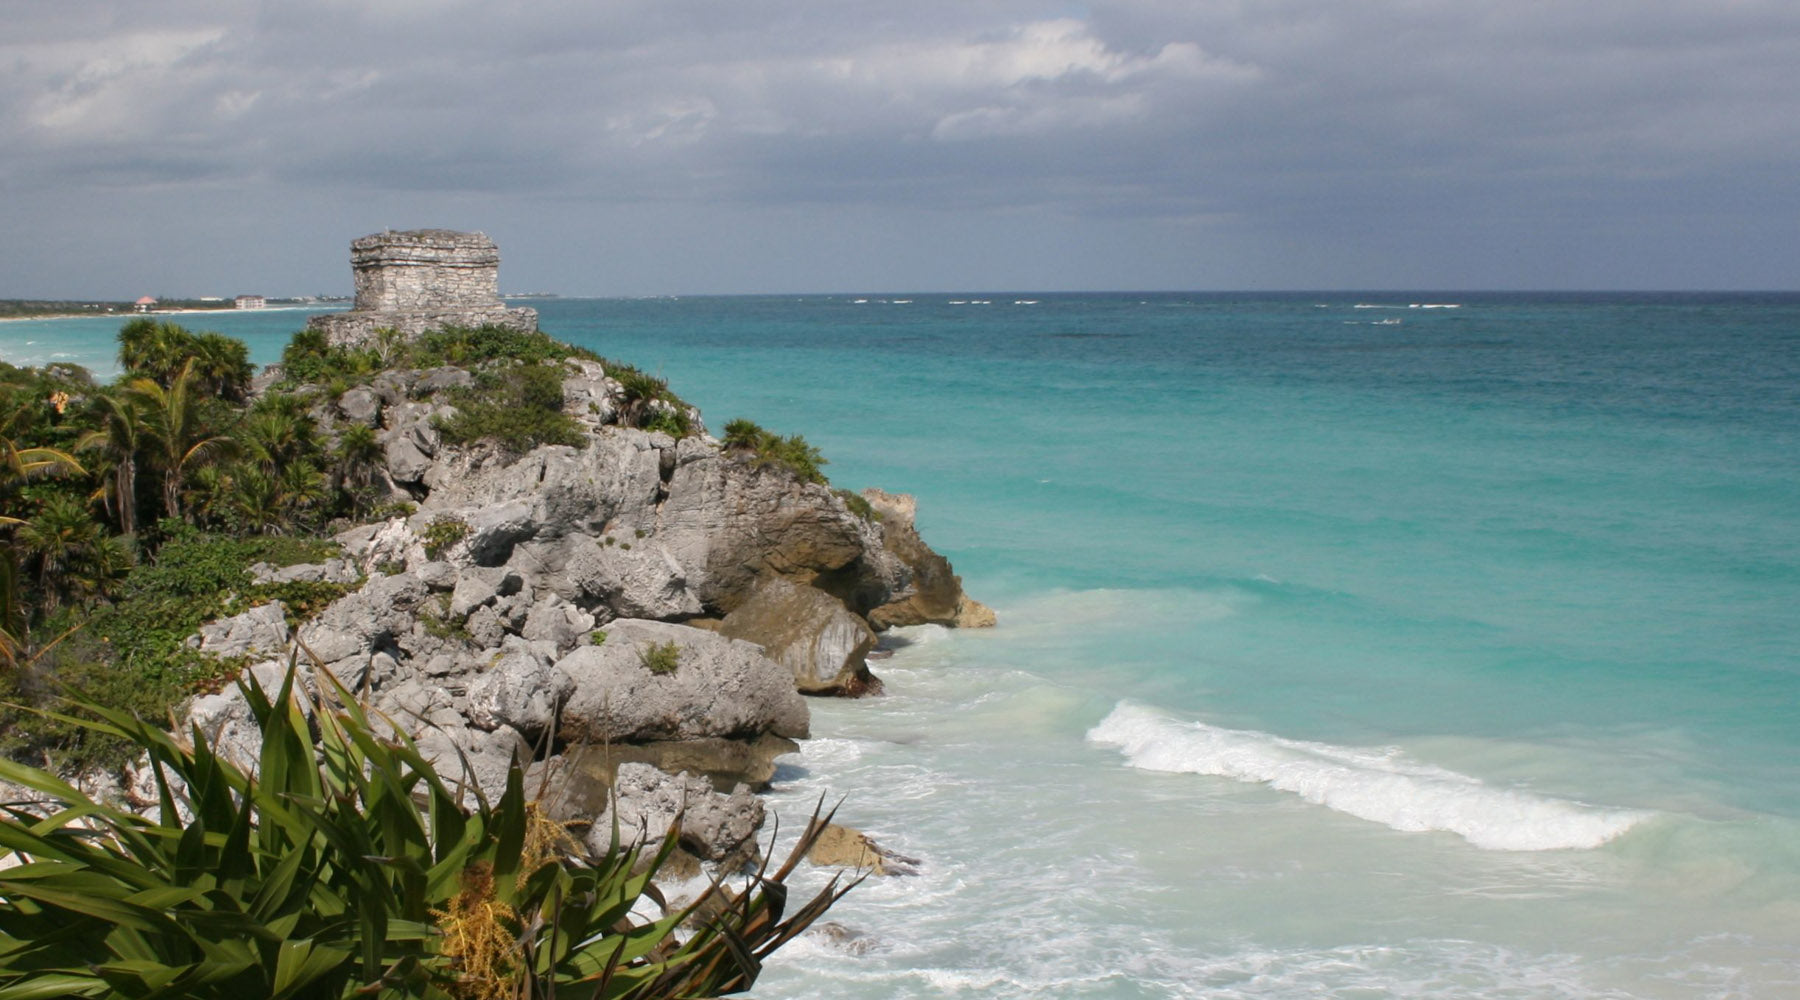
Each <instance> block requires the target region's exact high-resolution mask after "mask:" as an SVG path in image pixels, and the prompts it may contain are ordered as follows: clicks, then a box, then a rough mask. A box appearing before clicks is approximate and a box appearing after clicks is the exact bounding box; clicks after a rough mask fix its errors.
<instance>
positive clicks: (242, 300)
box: [232, 295, 269, 309]
mask: <svg viewBox="0 0 1800 1000" xmlns="http://www.w3.org/2000/svg"><path fill="white" fill-rule="evenodd" d="M232 301H233V303H234V304H235V305H236V306H237V308H239V309H267V308H269V300H268V299H265V298H263V297H262V296H260V295H240V296H238V297H237V298H236V299H234V300H232Z"/></svg>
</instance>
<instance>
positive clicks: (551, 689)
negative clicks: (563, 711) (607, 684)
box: [469, 650, 575, 739]
mask: <svg viewBox="0 0 1800 1000" xmlns="http://www.w3.org/2000/svg"><path fill="white" fill-rule="evenodd" d="M574 687H575V682H574V681H571V680H570V679H569V675H568V674H567V673H565V672H563V671H562V670H561V669H559V668H558V667H557V666H556V665H555V664H553V663H551V662H550V661H549V660H548V659H547V658H545V657H542V656H537V655H533V654H532V653H531V652H529V651H526V650H518V651H514V652H510V653H507V654H506V655H504V656H502V657H501V658H500V659H499V661H498V662H496V663H495V664H494V665H493V666H491V667H489V668H488V669H487V670H486V671H484V672H483V673H482V674H481V676H480V677H479V678H477V679H476V680H475V682H474V683H472V684H470V685H469V721H471V722H473V723H474V724H475V725H477V726H479V727H481V728H483V729H496V728H498V727H500V726H511V727H512V728H514V729H517V730H518V731H519V732H521V733H523V734H524V735H525V736H526V737H527V738H530V739H535V738H537V737H538V736H539V735H541V734H542V733H543V732H544V731H545V730H547V729H549V728H551V727H552V726H553V725H555V723H556V711H557V709H558V708H559V707H560V706H561V705H562V702H563V700H564V699H566V698H567V697H568V696H569V692H570V691H571V690H573V689H574Z"/></svg>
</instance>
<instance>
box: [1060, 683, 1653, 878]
mask: <svg viewBox="0 0 1800 1000" xmlns="http://www.w3.org/2000/svg"><path fill="white" fill-rule="evenodd" d="M1088 739H1089V740H1090V741H1092V742H1094V743H1098V744H1102V745H1106V746H1116V747H1118V748H1120V750H1121V751H1122V752H1123V753H1124V755H1125V759H1126V760H1127V761H1128V762H1129V763H1130V764H1131V766H1133V767H1137V768H1141V769H1143V770H1147V771H1170V772H1178V773H1187V774H1209V775H1216V776H1218V777H1223V778H1232V779H1234V780H1237V781H1243V782H1251V783H1260V784H1265V785H1268V786H1269V787H1271V788H1275V789H1279V790H1281V791H1284V792H1292V793H1294V794H1295V795H1298V796H1300V797H1301V798H1302V799H1305V800H1306V801H1308V802H1312V803H1315V804H1317V805H1322V806H1325V807H1326V808H1328V809H1334V810H1336V811H1338V812H1341V813H1347V814H1349V815H1351V816H1356V817H1358V818H1361V819H1366V820H1369V821H1371V822H1375V823H1381V824H1383V825H1385V826H1388V827H1391V828H1393V829H1395V830H1403V831H1407V832H1422V831H1427V830H1441V831H1444V832H1448V833H1454V834H1456V835H1458V836H1460V837H1462V838H1463V839H1464V840H1467V841H1468V842H1469V843H1471V844H1474V845H1475V846H1476V847H1480V848H1484V849H1487V850H1495V851H1549V850H1570V849H1584V848H1593V847H1598V846H1600V845H1601V844H1604V843H1606V842H1607V841H1609V840H1612V839H1613V838H1614V837H1617V836H1619V835H1620V834H1622V833H1624V832H1625V831H1626V830H1629V829H1631V828H1632V827H1633V826H1635V825H1636V824H1637V823H1639V822H1640V821H1642V820H1644V819H1646V818H1648V814H1647V813H1643V812H1637V811H1631V810H1622V809H1604V808H1599V807H1595V806H1589V805H1584V804H1582V803H1579V802H1571V801H1569V800H1567V799H1557V798H1551V797H1549V796H1545V795H1536V794H1532V793H1530V792H1521V791H1514V790H1511V789H1504V788H1493V787H1490V786H1488V785H1486V784H1483V783H1482V782H1481V780H1480V779H1477V778H1472V777H1469V776H1468V775H1466V774H1458V773H1457V772H1455V771H1448V770H1445V769H1443V768H1440V767H1433V766H1431V765H1429V764H1421V763H1418V762H1416V761H1412V760H1408V759H1407V758H1406V757H1405V756H1404V755H1403V754H1401V753H1400V752H1399V751H1398V750H1391V749H1369V748H1358V747H1340V746H1333V745H1331V744H1329V743H1309V742H1304V741H1300V740H1289V739H1283V738H1282V737H1279V736H1273V735H1270V734H1268V733H1260V732H1256V731H1253V730H1236V729H1221V728H1219V727H1217V726H1209V725H1206V724H1205V723H1201V722H1187V721H1182V720H1179V719H1174V718H1170V717H1169V716H1167V715H1164V714H1162V713H1160V712H1157V711H1154V710H1152V709H1148V708H1144V707H1141V706H1138V705H1133V704H1130V703H1128V702H1120V703H1119V704H1118V705H1117V706H1116V707H1114V708H1113V710H1112V713H1111V714H1110V715H1108V716H1107V717H1106V718H1105V719H1102V720H1101V721H1100V724H1099V725H1097V726H1095V727H1094V728H1093V729H1092V730H1090V731H1089V732H1088Z"/></svg>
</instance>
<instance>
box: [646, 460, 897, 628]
mask: <svg viewBox="0 0 1800 1000" xmlns="http://www.w3.org/2000/svg"><path fill="white" fill-rule="evenodd" d="M689 440H692V439H688V440H684V441H683V442H681V448H680V449H678V451H677V457H678V459H680V461H678V464H677V465H676V467H675V469H674V471H673V473H672V474H671V477H670V481H669V495H668V499H667V500H666V501H664V502H663V505H662V509H661V512H660V516H659V518H658V522H657V523H658V527H657V531H656V534H657V538H658V540H659V541H661V542H662V544H663V545H664V546H665V547H666V548H667V549H668V551H669V552H670V554H671V555H672V556H673V557H674V558H675V560H676V562H678V563H679V564H681V565H682V566H683V567H684V568H685V569H686V570H687V579H688V585H689V586H690V587H692V588H693V590H694V591H695V593H696V594H697V595H698V596H699V598H700V600H701V602H702V603H703V604H704V605H705V606H706V607H707V609H708V610H717V611H723V612H730V611H731V610H733V609H734V608H736V607H737V606H738V605H739V604H741V603H743V602H744V601H745V600H747V599H748V598H749V596H750V593H751V592H752V591H753V590H754V589H755V588H756V585H757V584H758V583H759V582H760V581H761V580H762V579H764V578H766V577H769V576H792V577H797V578H802V579H811V578H812V577H814V576H816V575H818V574H824V573H832V572H835V571H838V570H842V569H844V568H845V567H848V566H850V565H851V564H852V563H853V562H855V561H856V559H857V558H858V557H859V556H860V555H861V554H862V552H863V544H862V538H861V534H860V531H859V528H858V523H857V518H855V517H854V516H852V515H850V514H849V513H848V512H846V511H845V510H844V507H843V503H842V502H841V501H839V500H838V499H837V498H836V497H834V496H832V494H831V491H830V490H828V489H826V488H825V487H823V486H818V485H814V484H810V483H802V482H799V481H798V480H796V479H795V478H794V477H793V476H791V475H789V474H787V473H786V472H784V471H782V470H780V469H774V468H765V469H759V468H756V467H755V466H753V465H751V464H750V463H749V462H747V461H744V460H742V459H739V458H735V457H730V456H726V455H724V454H721V453H719V452H717V451H709V450H706V449H704V448H699V447H693V446H689V444H688V441H689Z"/></svg>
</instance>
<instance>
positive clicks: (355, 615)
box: [300, 573, 427, 663]
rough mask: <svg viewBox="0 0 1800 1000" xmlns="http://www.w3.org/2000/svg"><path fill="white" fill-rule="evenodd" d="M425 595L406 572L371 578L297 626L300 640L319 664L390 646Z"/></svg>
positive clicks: (411, 621) (410, 623) (422, 587)
mask: <svg viewBox="0 0 1800 1000" xmlns="http://www.w3.org/2000/svg"><path fill="white" fill-rule="evenodd" d="M426 593H427V591H426V588H425V584H424V583H423V582H421V581H420V580H419V579H418V578H417V577H415V576H413V575H412V574H410V573H399V574H396V575H394V576H375V577H371V578H370V580H369V582H368V583H366V584H364V585H363V587H362V589H361V590H358V591H356V592H355V593H352V594H346V595H345V596H343V597H341V598H338V599H337V600H336V601H333V602H332V603H331V605H330V606H329V607H327V608H326V609H325V610H324V611H322V612H320V613H319V615H318V617H317V618H314V619H313V620H312V621H310V622H308V623H307V624H305V625H303V626H301V628H300V641H301V642H303V643H305V644H306V646H307V648H308V649H309V650H311V652H312V655H313V656H315V657H317V658H318V660H319V661H320V662H321V663H334V662H336V661H338V660H342V659H345V658H347V657H350V656H354V655H356V654H358V653H368V652H371V651H373V650H374V649H375V647H377V646H386V645H392V644H393V642H394V639H395V637H396V636H398V635H401V634H403V633H407V632H410V631H411V630H412V627H413V624H414V613H415V612H416V611H417V610H418V607H419V604H420V603H421V602H422V601H424V599H425V595H426Z"/></svg>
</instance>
